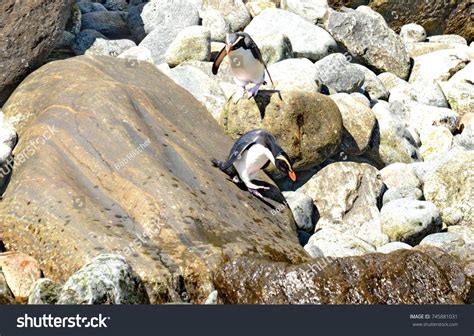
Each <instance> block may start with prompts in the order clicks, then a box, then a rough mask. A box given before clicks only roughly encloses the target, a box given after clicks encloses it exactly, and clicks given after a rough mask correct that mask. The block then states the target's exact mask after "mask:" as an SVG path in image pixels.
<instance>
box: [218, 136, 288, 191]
mask: <svg viewBox="0 0 474 336" xmlns="http://www.w3.org/2000/svg"><path fill="white" fill-rule="evenodd" d="M211 161H212V163H213V165H214V166H215V167H218V168H219V169H220V170H222V171H223V172H224V173H226V174H227V175H229V176H230V177H232V179H233V181H234V182H235V183H239V182H240V181H242V182H243V183H244V184H245V186H246V187H247V189H248V191H249V192H250V193H251V194H253V195H255V196H257V197H262V195H261V194H260V193H259V192H258V189H269V188H268V187H265V186H258V185H256V184H254V183H252V180H253V179H254V178H255V176H256V175H257V173H258V172H259V171H260V170H261V169H262V168H266V167H267V166H268V165H269V164H270V163H272V164H273V165H274V166H275V167H276V168H277V169H278V170H279V171H280V172H282V173H284V174H286V175H288V177H289V178H290V179H291V180H292V181H293V182H295V181H296V173H295V171H294V170H293V166H292V164H291V161H290V157H289V156H288V154H286V153H285V151H284V150H283V149H282V148H281V147H280V146H279V145H278V144H277V141H276V139H275V137H274V136H273V135H272V134H271V133H269V132H268V131H266V130H264V129H256V130H252V131H250V132H247V133H245V134H244V135H242V136H241V137H240V138H239V139H238V140H237V141H236V142H235V143H234V145H233V146H232V149H231V150H230V154H229V157H228V159H227V161H225V162H224V161H219V160H216V159H212V160H211Z"/></svg>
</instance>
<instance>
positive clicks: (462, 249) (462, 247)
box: [420, 232, 474, 265]
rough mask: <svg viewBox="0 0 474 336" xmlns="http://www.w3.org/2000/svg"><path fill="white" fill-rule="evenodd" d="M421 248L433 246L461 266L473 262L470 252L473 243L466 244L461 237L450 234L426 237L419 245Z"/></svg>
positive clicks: (443, 233)
mask: <svg viewBox="0 0 474 336" xmlns="http://www.w3.org/2000/svg"><path fill="white" fill-rule="evenodd" d="M421 246H423V247H424V246H434V247H437V248H439V249H441V250H443V251H444V252H445V253H447V254H449V255H451V256H453V257H455V258H457V259H458V260H459V261H460V262H461V264H463V265H464V264H467V263H469V262H472V261H474V256H473V254H472V251H473V250H474V243H473V242H472V241H470V242H467V241H465V240H464V239H463V237H462V236H461V235H458V234H456V233H452V232H440V233H435V234H431V235H429V236H427V237H426V238H425V239H423V240H422V241H421V243H420V247H421Z"/></svg>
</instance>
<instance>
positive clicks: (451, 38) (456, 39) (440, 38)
mask: <svg viewBox="0 0 474 336" xmlns="http://www.w3.org/2000/svg"><path fill="white" fill-rule="evenodd" d="M428 41H429V42H435V43H459V44H463V45H466V46H467V41H466V39H465V38H464V37H462V36H459V35H454V34H445V35H433V36H430V37H428Z"/></svg>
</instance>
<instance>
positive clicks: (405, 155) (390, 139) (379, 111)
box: [372, 102, 421, 165]
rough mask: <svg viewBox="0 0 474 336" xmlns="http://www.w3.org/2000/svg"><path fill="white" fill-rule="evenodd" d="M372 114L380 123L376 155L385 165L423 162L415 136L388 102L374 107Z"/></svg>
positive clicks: (379, 103)
mask: <svg viewBox="0 0 474 336" xmlns="http://www.w3.org/2000/svg"><path fill="white" fill-rule="evenodd" d="M372 112H374V114H375V117H376V118H377V121H378V125H379V138H380V140H379V144H378V148H376V153H375V154H376V156H378V157H379V158H380V160H381V161H382V162H383V163H384V164H386V165H387V164H391V163H397V162H403V163H411V162H416V161H419V160H421V154H420V153H419V151H418V149H417V143H416V141H415V139H414V138H413V135H412V134H411V133H410V132H409V130H408V129H407V128H406V126H405V124H404V123H403V122H402V120H401V118H400V117H399V116H397V115H395V114H393V113H392V111H391V110H390V107H389V105H388V104H387V103H386V102H378V103H377V104H376V105H374V107H372Z"/></svg>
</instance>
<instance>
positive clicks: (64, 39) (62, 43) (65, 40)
mask: <svg viewBox="0 0 474 336" xmlns="http://www.w3.org/2000/svg"><path fill="white" fill-rule="evenodd" d="M75 39H76V36H75V35H74V34H73V33H70V32H68V31H65V30H63V34H62V36H61V38H60V39H59V40H58V41H57V42H56V45H55V48H58V49H62V48H70V47H71V45H72V43H73V42H74V40H75Z"/></svg>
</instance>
